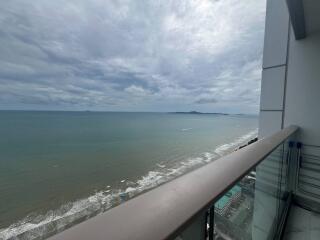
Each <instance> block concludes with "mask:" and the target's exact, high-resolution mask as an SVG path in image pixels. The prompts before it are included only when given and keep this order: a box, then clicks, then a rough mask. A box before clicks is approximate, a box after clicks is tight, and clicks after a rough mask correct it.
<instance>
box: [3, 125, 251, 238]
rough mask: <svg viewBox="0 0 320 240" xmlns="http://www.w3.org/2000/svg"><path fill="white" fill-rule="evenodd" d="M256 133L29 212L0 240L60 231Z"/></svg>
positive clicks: (37, 236) (171, 177)
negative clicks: (40, 212)
mask: <svg viewBox="0 0 320 240" xmlns="http://www.w3.org/2000/svg"><path fill="white" fill-rule="evenodd" d="M256 135H257V129H256V130H254V131H251V132H249V133H248V134H245V135H243V136H241V137H239V138H237V139H235V141H233V142H231V143H228V144H223V145H220V146H218V147H217V148H215V149H214V150H213V151H212V152H204V153H202V154H200V155H199V156H198V157H194V158H188V159H186V160H184V161H181V162H176V163H173V164H172V165H171V166H166V165H164V164H163V162H161V163H158V164H156V167H155V169H154V170H152V171H149V172H148V173H147V174H146V175H145V176H142V177H141V178H140V179H138V180H137V181H136V182H129V181H126V180H125V179H123V180H121V183H124V184H125V185H126V187H125V188H124V189H111V187H110V186H109V185H107V186H106V188H105V189H104V190H102V191H99V192H96V193H95V194H93V195H92V196H90V197H88V198H85V199H81V200H78V201H75V202H72V203H68V204H65V205H63V206H61V207H60V208H59V209H57V210H54V211H49V212H48V213H47V214H45V215H40V216H39V215H38V216H36V217H34V216H31V215H30V216H28V217H26V218H24V219H23V220H21V221H19V222H17V223H15V224H12V225H11V226H9V227H8V228H6V229H0V239H1V240H9V239H43V238H46V237H48V236H51V235H53V234H55V233H58V232H61V231H63V230H64V229H66V228H69V227H71V226H73V225H75V224H77V223H79V222H82V221H85V220H86V219H88V218H91V217H93V216H95V215H98V214H100V213H103V212H105V211H106V210H108V209H110V208H111V207H114V206H116V205H118V204H121V203H122V202H124V201H126V200H128V199H130V198H133V197H135V196H137V195H138V194H140V193H142V192H145V191H147V190H149V189H152V188H154V187H157V186H159V185H160V184H163V183H165V182H168V181H170V180H172V179H174V178H176V177H178V176H181V175H182V174H185V173H186V172H188V171H191V170H192V169H195V168H197V167H200V166H202V165H204V164H207V163H209V162H211V161H213V160H215V159H217V158H219V157H221V156H222V155H225V154H226V153H228V152H231V151H233V150H235V149H236V148H237V147H239V146H240V145H241V144H244V143H246V142H247V141H248V140H250V139H251V138H253V137H255V136H256Z"/></svg>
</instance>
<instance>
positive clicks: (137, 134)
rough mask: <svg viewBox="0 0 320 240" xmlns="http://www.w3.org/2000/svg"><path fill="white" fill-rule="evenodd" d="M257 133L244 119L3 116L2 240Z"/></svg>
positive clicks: (175, 171) (82, 211)
mask: <svg viewBox="0 0 320 240" xmlns="http://www.w3.org/2000/svg"><path fill="white" fill-rule="evenodd" d="M256 129H257V117H253V116H240V115H212V114H201V115H200V114H174V113H110V112H109V113H102V112H31V111H0V133H1V138H0V193H1V195H0V239H8V238H10V237H12V236H15V235H17V234H22V233H24V232H30V231H31V232H32V231H33V233H32V234H33V235H32V234H31V235H26V236H27V237H26V238H30V239H32V238H33V237H34V236H36V235H37V234H39V235H41V234H43V232H45V231H52V229H54V228H57V229H55V230H61V229H63V228H64V227H65V226H67V225H69V224H70V223H72V222H74V221H80V220H83V219H84V218H86V217H87V216H93V215H96V214H98V213H99V212H103V211H105V210H107V209H108V208H110V207H112V206H114V205H116V204H119V203H120V202H122V201H124V200H126V199H128V198H131V197H134V196H135V195H137V194H139V193H141V192H143V191H145V190H148V189H150V188H153V187H155V186H157V185H159V184H161V183H164V182H166V181H169V180H171V179H173V178H175V177H177V176H179V175H181V174H184V173H186V172H188V171H190V170H192V169H194V168H196V167H199V166H202V165H204V164H206V163H208V162H210V161H213V160H214V159H216V158H218V157H219V156H221V155H223V154H225V153H226V152H228V151H230V150H232V149H234V148H235V147H236V146H237V145H239V144H241V143H243V142H246V141H247V140H248V139H250V138H252V137H254V136H255V135H256ZM57 221H59V224H55V225H53V224H52V223H53V222H57ZM57 226H58V227H57ZM1 229H2V230H1ZM35 232H36V233H35Z"/></svg>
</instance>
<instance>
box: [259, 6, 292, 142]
mask: <svg viewBox="0 0 320 240" xmlns="http://www.w3.org/2000/svg"><path fill="white" fill-rule="evenodd" d="M266 13H267V15H266V27H265V39H264V51H263V70H262V83H261V89H262V91H261V100H260V122H259V138H262V137H266V136H268V135H271V134H272V133H274V132H276V131H278V130H279V129H281V128H282V125H283V108H284V105H283V103H284V89H285V82H286V68H287V56H288V54H287V49H288V35H289V34H288V32H289V13H288V10H287V6H286V3H285V0H268V1H267V12H266Z"/></svg>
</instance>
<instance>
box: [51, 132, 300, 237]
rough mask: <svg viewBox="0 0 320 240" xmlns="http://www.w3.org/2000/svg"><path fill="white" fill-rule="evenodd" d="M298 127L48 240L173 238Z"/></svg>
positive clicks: (191, 173)
mask: <svg viewBox="0 0 320 240" xmlns="http://www.w3.org/2000/svg"><path fill="white" fill-rule="evenodd" d="M297 130H298V127H296V126H290V127H287V128H285V129H283V130H281V131H279V132H277V133H275V134H273V135H272V136H270V137H267V138H264V139H261V140H259V141H257V142H255V143H253V144H251V145H249V146H247V147H245V148H242V149H240V150H237V151H235V152H233V153H231V154H229V155H226V156H224V157H222V158H220V159H218V160H216V161H214V162H212V163H209V164H207V165H205V166H203V167H201V168H199V169H196V170H194V171H192V172H190V173H188V174H185V175H183V176H181V177H179V178H177V179H174V180H173V181H171V182H168V183H166V184H163V185H161V186H159V187H157V188H155V189H153V190H151V191H149V192H146V193H144V194H142V195H140V196H137V197H136V198H133V199H131V200H129V201H127V202H125V203H123V204H121V205H119V206H117V207H115V208H112V209H110V210H109V211H107V212H105V213H103V214H101V215H98V216H96V217H93V218H91V219H89V220H87V221H85V222H82V223H80V224H78V225H76V226H74V227H72V228H70V229H67V230H65V231H64V232H61V233H59V234H57V235H55V236H53V237H51V238H50V240H58V239H63V240H81V239H86V240H87V239H93V240H127V239H130V240H150V239H152V240H163V239H168V238H172V237H175V236H176V235H177V234H178V233H179V232H181V231H182V230H183V229H184V228H185V227H186V226H188V224H189V223H191V222H192V220H193V219H194V218H195V217H197V216H198V214H201V213H203V211H205V210H206V209H208V208H210V207H211V206H212V205H213V204H214V202H215V201H216V200H218V199H219V198H220V197H221V196H222V195H223V194H224V193H225V192H226V191H228V190H229V189H230V188H231V187H232V186H233V185H234V184H235V183H236V182H237V181H238V180H240V179H241V178H242V177H243V176H244V175H245V174H247V173H249V172H250V171H251V170H252V169H253V168H254V167H256V166H257V165H258V164H259V163H260V162H261V161H262V160H263V159H265V158H266V157H267V156H268V155H269V154H270V153H271V152H272V151H273V150H275V149H276V148H277V147H278V146H279V145H280V144H281V143H283V142H284V141H285V140H286V139H287V138H289V137H290V136H291V135H292V134H294V133H295V132H296V131H297Z"/></svg>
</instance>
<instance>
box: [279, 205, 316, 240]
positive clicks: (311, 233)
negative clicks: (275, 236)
mask: <svg viewBox="0 0 320 240" xmlns="http://www.w3.org/2000/svg"><path fill="white" fill-rule="evenodd" d="M283 239H284V240H301V239H303V240H319V239H320V214H318V213H314V212H311V211H308V210H305V209H303V208H301V207H298V206H295V205H293V206H292V207H291V210H290V213H289V217H288V222H287V225H286V228H285V234H284V237H283Z"/></svg>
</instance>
